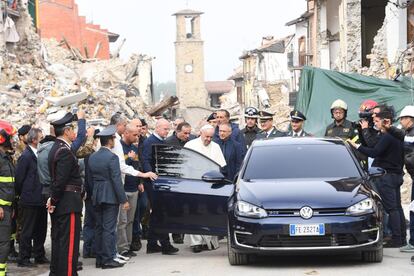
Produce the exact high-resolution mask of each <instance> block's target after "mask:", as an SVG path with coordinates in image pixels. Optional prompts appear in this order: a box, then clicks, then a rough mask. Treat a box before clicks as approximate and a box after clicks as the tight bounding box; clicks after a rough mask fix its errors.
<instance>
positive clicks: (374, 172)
mask: <svg viewBox="0 0 414 276" xmlns="http://www.w3.org/2000/svg"><path fill="white" fill-rule="evenodd" d="M386 173H387V172H386V171H385V170H384V169H382V168H379V167H371V168H369V169H368V175H369V177H380V176H383V175H384V174H386Z"/></svg>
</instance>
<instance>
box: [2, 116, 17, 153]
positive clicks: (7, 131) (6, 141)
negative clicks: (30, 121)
mask: <svg viewBox="0 0 414 276" xmlns="http://www.w3.org/2000/svg"><path fill="white" fill-rule="evenodd" d="M16 133H17V129H16V128H15V127H14V126H12V125H11V124H10V123H8V122H6V121H3V120H0V145H2V146H5V147H10V148H11V147H12V145H11V139H12V138H13V136H14V135H16Z"/></svg>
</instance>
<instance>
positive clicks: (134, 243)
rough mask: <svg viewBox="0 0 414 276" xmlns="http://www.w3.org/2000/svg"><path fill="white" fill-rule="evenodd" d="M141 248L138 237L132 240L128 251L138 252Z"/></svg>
mask: <svg viewBox="0 0 414 276" xmlns="http://www.w3.org/2000/svg"><path fill="white" fill-rule="evenodd" d="M141 248H142V243H141V239H140V238H139V237H135V238H132V242H131V246H130V248H129V249H130V250H132V251H140V250H141Z"/></svg>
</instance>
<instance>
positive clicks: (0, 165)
mask: <svg viewBox="0 0 414 276" xmlns="http://www.w3.org/2000/svg"><path fill="white" fill-rule="evenodd" d="M16 133H17V129H16V128H14V127H13V126H12V125H11V124H9V123H7V122H5V121H0V276H5V275H6V272H7V264H6V262H7V256H8V255H9V249H10V236H11V223H12V204H13V201H14V198H15V191H14V165H13V160H12V157H11V156H12V155H13V153H14V151H13V142H12V140H14V138H16V139H15V140H16V141H17V137H16V136H15V135H16Z"/></svg>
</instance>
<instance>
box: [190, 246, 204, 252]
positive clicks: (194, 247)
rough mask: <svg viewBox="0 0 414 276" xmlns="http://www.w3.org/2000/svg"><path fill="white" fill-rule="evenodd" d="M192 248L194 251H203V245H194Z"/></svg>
mask: <svg viewBox="0 0 414 276" xmlns="http://www.w3.org/2000/svg"><path fill="white" fill-rule="evenodd" d="M191 249H192V250H193V253H200V252H201V251H203V246H202V245H194V246H191Z"/></svg>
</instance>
